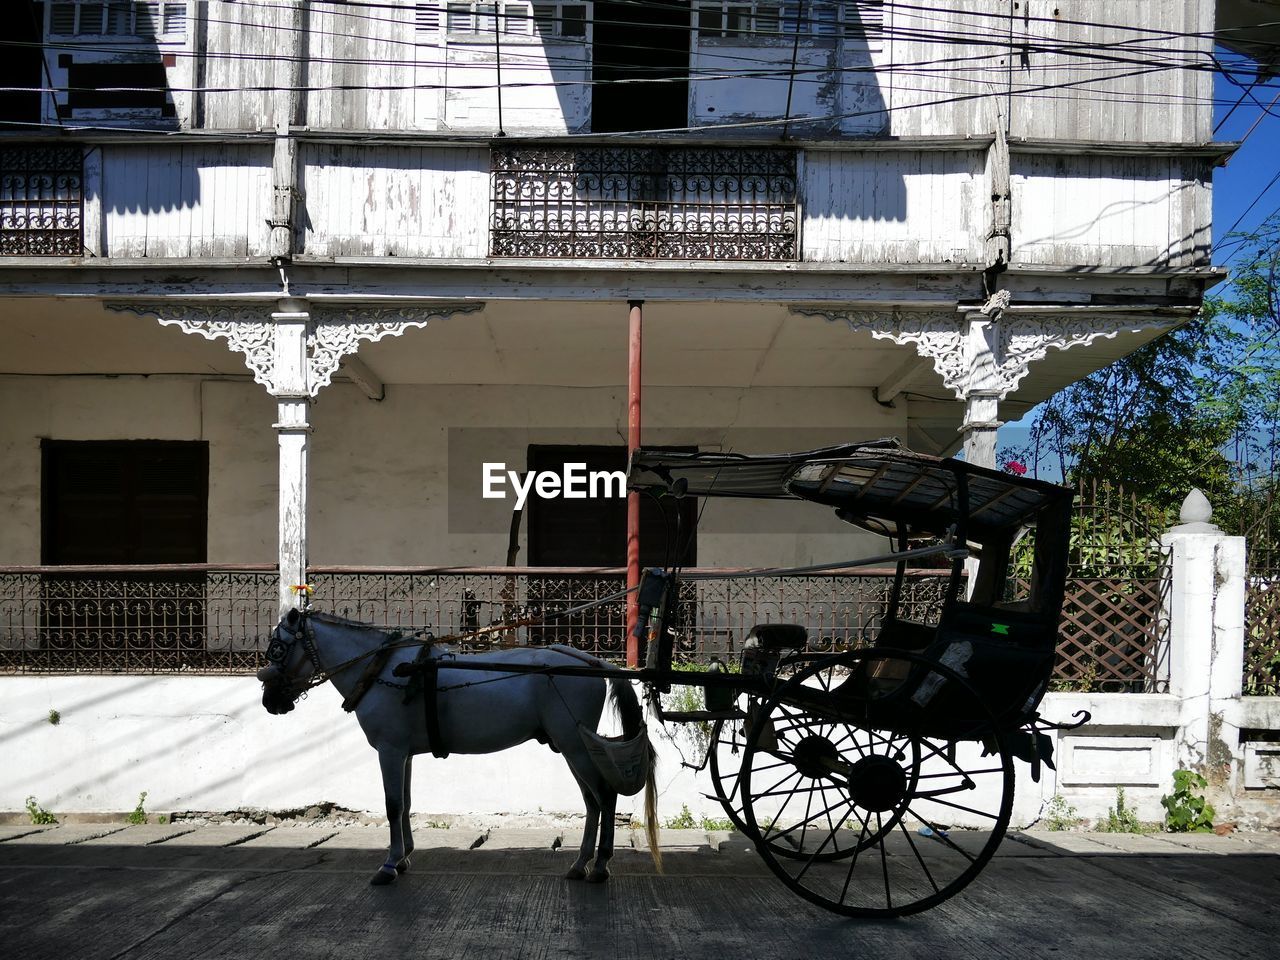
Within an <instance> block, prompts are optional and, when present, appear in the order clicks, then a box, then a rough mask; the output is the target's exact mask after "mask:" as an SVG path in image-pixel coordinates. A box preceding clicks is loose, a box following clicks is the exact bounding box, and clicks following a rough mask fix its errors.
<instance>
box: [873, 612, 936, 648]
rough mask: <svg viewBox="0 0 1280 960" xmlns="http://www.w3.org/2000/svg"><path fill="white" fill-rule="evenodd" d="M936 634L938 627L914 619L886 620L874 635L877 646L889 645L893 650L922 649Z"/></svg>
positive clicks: (931, 641)
mask: <svg viewBox="0 0 1280 960" xmlns="http://www.w3.org/2000/svg"><path fill="white" fill-rule="evenodd" d="M937 635H938V628H937V627H931V626H929V625H928V624H927V623H918V622H917V621H915V620H897V619H894V620H886V621H885V622H884V625H883V626H881V628H880V634H879V636H877V637H876V642H875V645H876V646H877V647H890V648H892V649H894V650H923V649H924V648H925V647H927V646H929V644H931V643H933V640H934V638H935V637H936V636H937Z"/></svg>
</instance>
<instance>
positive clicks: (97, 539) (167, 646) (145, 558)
mask: <svg viewBox="0 0 1280 960" xmlns="http://www.w3.org/2000/svg"><path fill="white" fill-rule="evenodd" d="M42 452H43V474H42V509H41V534H42V549H41V553H42V561H43V563H45V564H46V565H50V566H55V565H59V566H60V565H83V566H108V565H109V566H117V565H121V566H137V567H140V568H142V569H139V570H138V571H137V572H136V573H135V572H132V571H129V570H124V571H121V570H113V571H96V572H95V571H67V572H66V573H47V574H44V575H43V576H42V578H41V579H42V584H41V603H40V608H41V609H40V613H41V616H40V620H41V629H40V645H41V648H42V651H43V652H44V653H45V657H46V659H47V661H48V665H49V666H51V667H53V668H55V669H58V668H64V669H71V670H74V669H84V668H85V666H86V665H91V666H92V667H93V668H96V669H100V670H103V671H105V672H111V671H114V670H121V671H127V672H148V671H161V670H164V671H171V670H174V669H179V668H181V667H183V666H191V667H198V666H200V665H202V663H203V653H204V649H205V581H206V576H205V574H204V573H203V572H191V573H187V572H178V571H159V570H147V569H145V568H146V567H147V566H150V565H159V564H183V563H191V564H202V563H204V562H205V560H206V551H207V543H208V497H209V448H208V444H207V443H204V442H187V441H160V440H128V441H82V442H75V441H56V440H46V441H45V442H44V445H43V451H42Z"/></svg>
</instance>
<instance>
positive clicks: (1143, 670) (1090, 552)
mask: <svg viewBox="0 0 1280 960" xmlns="http://www.w3.org/2000/svg"><path fill="white" fill-rule="evenodd" d="M1076 495H1077V501H1076V513H1075V516H1074V518H1073V520H1072V528H1071V565H1070V572H1069V577H1068V580H1067V583H1066V594H1065V597H1064V600H1063V606H1062V620H1061V623H1060V625H1059V628H1058V661H1057V664H1056V665H1055V667H1054V681H1055V686H1056V687H1057V689H1065V690H1084V691H1105V692H1159V691H1163V690H1165V689H1167V688H1168V683H1169V668H1168V644H1167V638H1168V629H1169V623H1168V618H1167V613H1166V611H1167V603H1166V600H1167V597H1166V596H1165V594H1166V592H1167V590H1168V587H1169V579H1168V577H1167V576H1166V570H1165V561H1166V558H1165V556H1164V554H1163V552H1162V551H1161V548H1160V546H1159V531H1160V530H1162V529H1164V527H1165V526H1166V518H1165V517H1164V515H1163V513H1162V512H1160V511H1157V510H1153V509H1152V508H1150V507H1148V506H1146V505H1144V504H1143V503H1141V502H1140V501H1138V500H1137V499H1136V498H1135V497H1133V496H1131V495H1128V494H1125V493H1124V491H1123V490H1118V489H1114V488H1112V487H1109V486H1104V485H1099V484H1088V485H1085V484H1082V485H1081V486H1080V487H1079V488H1078V489H1077V491H1076Z"/></svg>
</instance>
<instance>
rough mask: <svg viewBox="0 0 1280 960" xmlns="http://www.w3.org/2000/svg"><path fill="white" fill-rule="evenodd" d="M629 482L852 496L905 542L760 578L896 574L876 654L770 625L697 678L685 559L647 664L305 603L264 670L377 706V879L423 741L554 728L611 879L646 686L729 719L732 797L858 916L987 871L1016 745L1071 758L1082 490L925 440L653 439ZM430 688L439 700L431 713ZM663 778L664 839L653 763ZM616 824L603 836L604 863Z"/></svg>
mask: <svg viewBox="0 0 1280 960" xmlns="http://www.w3.org/2000/svg"><path fill="white" fill-rule="evenodd" d="M630 486H631V488H632V489H633V490H640V491H643V492H645V493H648V494H652V495H654V496H658V497H686V496H693V497H748V498H767V499H799V500H808V501H811V502H813V503H816V504H821V505H826V506H829V507H832V508H834V509H835V511H836V514H837V516H839V517H840V518H841V519H843V520H846V521H848V522H850V523H853V524H856V525H858V526H860V527H863V528H865V529H867V530H871V531H874V532H877V533H880V534H883V535H884V536H885V537H886V538H887V539H888V541H889V548H888V550H887V551H886V552H885V553H883V554H881V555H879V556H876V557H870V558H865V559H863V560H861V561H857V562H848V561H846V562H841V563H839V564H829V565H822V566H816V567H805V568H795V569H792V570H787V571H779V570H770V571H750V572H748V573H749V574H756V573H762V572H768V573H769V574H771V575H777V574H783V573H804V572H816V571H818V570H822V569H833V568H838V567H839V568H846V567H850V566H859V565H883V564H885V563H892V564H895V565H896V572H895V577H894V579H893V582H892V586H891V589H890V595H889V598H888V603H887V607H886V608H885V613H884V616H883V618H882V619H881V620H880V622H879V623H878V624H877V625H876V629H875V630H874V631H873V632H872V633H871V635H870V636H868V637H867V639H866V643H865V644H862V645H860V646H857V647H855V648H850V649H843V650H836V651H834V652H833V651H830V650H828V651H824V652H821V653H817V652H813V651H811V650H810V649H809V641H810V637H809V636H808V632H807V631H806V629H805V628H804V627H803V626H801V625H792V624H782V623H766V624H758V625H756V626H755V627H754V628H753V629H752V630H751V631H750V632H749V634H748V635H747V636H746V637H745V638H743V641H742V643H741V647H740V651H739V653H740V655H739V656H738V657H735V658H734V661H733V662H731V663H730V664H728V665H727V667H728V669H724V668H720V669H707V670H696V671H689V670H684V669H681V670H676V669H675V668H674V665H673V656H674V653H673V651H674V648H675V631H674V629H672V623H673V621H674V619H675V617H676V610H677V606H678V604H679V602H680V598H681V596H682V594H681V581H682V575H681V571H680V570H679V569H676V568H673V567H668V568H665V569H652V570H647V571H645V574H644V576H643V577H642V579H641V583H640V585H639V587H638V593H639V624H638V627H637V632H638V633H640V634H641V635H642V636H643V638H644V639H645V641H646V659H645V666H644V667H643V668H640V669H634V670H623V669H619V668H617V667H614V666H612V665H609V664H604V663H601V662H600V661H597V660H595V659H594V658H591V657H588V656H586V655H584V654H581V653H580V652H578V651H574V650H572V649H570V648H565V647H549V648H543V649H535V648H530V647H517V648H515V649H508V650H496V651H494V652H491V653H486V654H482V655H476V656H454V655H453V654H451V653H449V652H447V651H445V650H442V649H441V648H439V647H438V646H436V645H434V644H429V645H427V647H426V651H427V652H426V653H422V652H421V651H422V649H423V646H424V641H423V640H422V639H421V638H416V637H414V638H403V637H399V636H398V635H395V634H386V633H377V632H375V631H372V630H370V629H368V628H364V627H361V626H360V625H358V624H353V623H351V622H348V621H341V620H338V619H337V618H333V617H328V616H325V615H321V614H315V613H310V612H297V611H295V612H292V613H291V614H290V616H289V617H287V618H286V619H285V620H284V621H282V622H281V625H280V627H279V628H278V629H277V632H276V634H275V637H274V639H273V642H272V646H271V649H270V650H269V651H268V660H269V665H268V667H266V668H265V669H264V670H263V671H262V673H261V674H260V677H261V678H262V679H263V680H264V687H265V693H264V704H266V705H267V707H268V709H271V710H272V711H273V712H283V711H284V710H287V709H288V708H289V707H290V706H291V705H292V702H293V700H294V699H296V697H297V695H298V693H299V692H301V690H303V689H305V688H306V687H307V686H311V685H314V684H315V683H318V682H323V681H324V680H326V679H332V680H334V682H335V685H336V686H337V687H338V688H339V690H340V691H341V692H343V694H344V696H345V697H346V705H348V707H349V708H351V709H355V711H356V712H357V715H358V716H359V718H360V721H361V724H362V726H364V728H365V730H366V733H367V734H368V735H369V737H370V741H371V742H372V743H374V745H375V746H376V747H377V748H378V751H379V758H380V760H381V762H382V769H383V779H384V785H385V786H386V787H387V796H388V816H389V819H390V821H391V835H392V836H391V855H390V857H389V859H388V861H387V863H386V864H384V866H383V868H382V869H381V870H380V871H379V874H378V875H375V879H374V882H389V881H390V880H392V879H394V878H395V874H396V872H397V871H398V870H402V869H404V868H405V867H407V864H408V853H409V851H410V850H411V849H412V841H411V840H409V839H408V836H409V831H408V802H407V781H408V773H407V767H408V765H409V763H410V762H411V760H410V758H411V757H412V755H413V754H414V753H421V752H425V751H426V750H432V751H433V752H435V753H436V754H437V755H443V754H444V753H445V752H447V751H448V750H451V749H452V750H454V751H456V752H489V751H491V750H495V749H502V748H503V747H506V746H510V745H513V744H514V743H518V742H522V741H524V740H527V739H531V738H537V739H540V740H542V741H543V742H548V743H550V744H551V745H552V746H553V748H554V749H557V750H558V751H559V752H561V753H563V754H564V755H565V759H566V761H567V762H568V764H569V766H570V769H571V770H572V771H573V773H574V775H575V777H576V778H577V779H578V782H579V784H580V786H581V787H582V792H583V797H584V800H585V801H586V804H587V811H588V817H587V829H586V832H585V835H584V838H583V844H582V848H581V851H580V854H579V857H578V860H577V861H576V862H575V864H574V866H573V867H572V868H571V870H570V873H569V875H570V876H571V877H583V876H585V877H586V878H587V879H594V880H602V879H605V878H606V877H607V870H606V869H605V866H604V865H605V864H607V861H608V858H609V856H610V855H611V854H612V821H613V807H614V802H615V801H616V796H617V792H618V790H619V789H621V790H622V791H623V792H628V791H629V792H636V791H635V789H633V788H638V786H639V785H640V784H642V783H643V782H644V779H645V778H644V777H643V776H640V777H636V776H634V775H632V776H628V774H629V773H630V774H635V773H636V771H635V770H631V771H628V770H626V769H623V768H625V767H626V766H628V763H627V760H628V759H631V760H635V759H636V758H637V757H639V758H640V759H641V760H643V759H645V758H646V757H647V756H648V755H649V754H650V752H651V747H650V746H649V744H648V741H647V737H646V735H645V733H644V730H643V723H642V720H641V715H640V711H639V708H638V705H637V701H636V698H635V694H634V692H633V691H632V688H631V685H630V683H628V682H627V681H631V680H638V681H641V682H642V683H644V684H645V685H646V687H647V689H648V691H649V694H650V701H651V703H652V705H653V711H654V713H655V714H656V715H657V717H658V718H659V719H660V720H662V721H663V722H696V723H700V724H704V725H706V727H707V728H709V731H710V737H709V739H710V749H709V750H708V752H707V756H706V758H705V761H704V763H705V765H706V766H707V767H708V768H709V770H710V773H711V779H712V783H713V788H714V790H715V796H716V797H717V798H718V799H719V800H720V802H721V804H722V805H723V807H724V809H725V812H726V814H727V815H728V817H729V818H730V819H731V820H732V821H733V823H734V824H735V825H736V826H737V827H738V828H739V829H740V830H741V831H742V833H743V834H744V835H745V836H747V837H748V838H750V840H751V841H752V842H753V843H754V844H755V846H756V849H757V850H758V851H759V853H760V856H761V857H762V858H763V860H764V862H765V863H766V864H767V865H768V866H769V868H770V869H771V870H772V871H773V872H774V873H775V874H777V876H778V877H779V878H780V879H781V880H782V881H783V882H784V883H785V884H786V885H787V886H789V887H790V888H791V889H792V890H794V891H795V892H796V893H798V894H799V895H800V896H802V897H805V898H806V899H808V900H810V901H812V902H814V903H816V904H818V905H820V906H823V907H826V908H828V909H831V910H834V911H836V912H838V913H842V914H846V915H851V916H894V915H899V914H904V913H912V912H916V911H919V910H923V909H927V908H928V907H931V906H933V905H935V904H937V903H939V902H941V901H942V900H945V899H946V898H948V897H950V896H952V895H953V894H955V893H956V892H958V891H959V890H960V889H961V888H963V887H964V886H965V885H966V884H968V883H969V882H970V881H971V880H972V879H973V878H974V877H975V876H976V875H977V874H978V873H979V872H980V871H981V870H982V868H983V866H984V865H985V864H986V863H987V861H988V860H989V859H990V858H991V856H992V855H993V853H994V852H995V849H996V847H997V846H998V845H999V843H1000V841H1001V839H1002V838H1003V836H1004V833H1005V830H1006V828H1007V827H1008V824H1009V821H1010V816H1011V811H1012V803H1013V788H1014V767H1013V764H1014V760H1015V758H1020V759H1022V760H1025V761H1027V762H1028V763H1030V764H1032V767H1033V773H1034V775H1036V776H1037V777H1038V775H1039V769H1040V765H1041V764H1042V763H1050V764H1051V744H1052V741H1051V739H1050V738H1049V737H1048V736H1047V735H1046V734H1045V730H1047V729H1049V728H1051V727H1053V726H1054V725H1053V724H1050V723H1046V722H1045V721H1042V720H1041V719H1040V717H1039V715H1038V714H1037V712H1036V711H1037V707H1038V705H1039V703H1040V700H1041V697H1042V696H1043V695H1044V692H1045V690H1046V689H1047V687H1048V684H1049V678H1050V673H1051V671H1052V667H1053V659H1054V650H1055V645H1056V637H1057V625H1058V616H1059V612H1060V608H1061V604H1062V592H1063V584H1064V580H1065V577H1066V564H1067V547H1068V537H1069V527H1070V511H1071V498H1072V494H1071V492H1070V491H1069V490H1067V489H1064V488H1062V487H1059V486H1055V485H1052V484H1047V483H1042V482H1039V481H1035V480H1028V479H1025V478H1020V477H1015V476H1011V475H1006V474H1003V473H999V472H997V471H993V470H987V469H983V468H980V467H975V466H972V465H969V464H966V463H964V462H963V461H959V460H953V459H940V458H936V457H929V456H923V455H920V454H915V453H911V452H908V451H906V450H903V449H901V448H899V446H898V445H897V443H896V442H895V441H878V442H875V443H868V444H857V445H849V446H840V447H830V448H826V449H821V450H814V451H809V452H805V453H796V454H786V455H777V456H747V455H736V454H706V453H672V452H663V451H658V450H645V449H640V450H638V451H636V453H635V455H634V456H633V458H632V461H631V470H630ZM674 513H676V514H678V513H679V511H674ZM678 539H679V531H677V541H678ZM1015 555H1016V556H1017V557H1018V559H1019V561H1020V566H1021V568H1022V569H1020V571H1019V573H1020V575H1019V576H1018V577H1014V575H1013V570H1012V565H1013V559H1014V557H1015ZM926 558H933V561H934V562H939V561H941V562H942V563H943V565H944V566H945V567H947V568H949V579H948V583H947V589H946V591H945V595H944V597H943V599H942V602H941V605H940V609H939V610H938V611H937V615H936V617H934V618H930V622H927V623H926V622H920V621H915V620H910V619H907V618H906V616H905V615H904V606H903V602H902V592H903V583H904V577H905V572H906V569H907V566H908V564H912V563H919V562H920V561H922V560H925V559H926ZM728 575H729V576H735V575H743V574H742V573H737V574H728ZM697 576H704V574H698V575H697ZM617 599H618V598H617V597H608V598H603V599H602V600H599V601H595V602H596V603H603V602H606V601H616V600H617ZM575 612H578V608H574V609H573V610H569V611H562V615H569V614H572V613H575ZM501 626H503V627H504V628H508V629H509V628H510V627H511V626H512V625H511V624H509V623H508V624H502V625H501ZM371 635H372V636H371ZM375 637H376V638H377V639H374V638H375ZM453 639H461V638H453ZM433 651H434V652H433ZM330 664H332V665H330ZM717 666H718V665H717ZM391 678H403V682H397V681H396V680H395V679H391ZM602 680H608V681H609V682H610V685H611V687H612V689H613V693H614V697H615V701H616V702H617V703H618V705H619V708H620V713H621V716H622V719H623V731H624V732H623V738H622V739H623V741H624V744H623V746H622V747H621V748H619V749H620V751H621V753H616V752H615V753H614V754H613V757H612V759H611V756H610V751H609V749H608V748H607V742H606V741H603V740H602V739H601V738H599V737H598V736H595V734H594V731H595V727H596V723H597V722H598V719H599V716H600V713H601V710H602V709H603V702H604V687H605V684H604V683H603V682H601V681H602ZM498 681H506V682H498ZM415 683H416V684H417V685H418V691H419V696H420V699H421V701H422V703H423V704H424V705H425V706H424V707H418V706H413V707H410V706H409V703H408V702H409V701H410V700H411V699H412V689H411V688H412V685H413V684H415ZM673 684H685V685H692V686H698V687H703V688H705V699H706V709H705V710H698V711H693V712H685V713H671V712H666V711H664V710H663V709H662V704H661V699H660V697H658V696H657V694H658V693H659V692H661V691H663V690H667V689H669V688H670V687H671V686H672V685H673ZM401 691H403V694H402V693H401ZM627 745H630V747H631V748H632V753H631V754H626V753H625V751H626V746H627ZM637 745H639V746H640V748H641V749H640V752H639V753H638V754H637V753H636V752H635V748H636V746H637ZM630 766H632V767H635V766H637V764H635V763H631V764H630ZM639 766H644V764H643V763H641V764H639ZM626 781H630V783H627V782H626ZM648 787H649V797H648V800H649V803H648V806H647V815H646V822H647V825H648V827H649V828H650V830H651V846H654V844H653V843H652V839H653V833H652V831H653V828H654V821H655V819H656V811H655V810H654V806H653V802H652V801H653V797H652V789H653V779H652V770H651V769H650V770H649V776H648ZM402 793H403V796H404V798H405V799H404V801H403V802H396V799H397V798H399V797H401V795H402ZM597 823H599V825H600V830H601V836H600V844H599V847H598V849H596V850H595V851H594V852H595V867H594V868H593V869H592V871H591V873H589V874H588V873H587V872H586V868H587V864H588V862H589V861H591V859H592V853H593V848H595V840H596V830H597ZM655 852H656V847H655Z"/></svg>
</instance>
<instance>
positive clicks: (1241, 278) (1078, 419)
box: [1009, 218, 1280, 533]
mask: <svg viewBox="0 0 1280 960" xmlns="http://www.w3.org/2000/svg"><path fill="white" fill-rule="evenodd" d="M1278 280H1280V218H1272V219H1271V220H1269V221H1268V222H1267V224H1265V225H1264V227H1263V228H1262V229H1261V230H1259V231H1258V232H1257V233H1255V234H1252V235H1250V236H1249V237H1247V238H1244V239H1243V240H1242V241H1241V246H1240V253H1239V255H1238V256H1237V259H1236V261H1235V264H1234V266H1233V270H1232V275H1231V279H1230V281H1229V283H1228V284H1227V285H1225V287H1224V289H1223V290H1222V291H1221V292H1220V293H1218V294H1215V295H1213V296H1210V297H1207V298H1206V300H1205V305H1204V308H1203V309H1202V310H1201V312H1200V313H1199V315H1197V317H1196V318H1195V319H1194V320H1192V321H1191V322H1189V323H1187V324H1185V325H1183V326H1182V327H1179V328H1178V329H1177V330H1174V331H1172V332H1170V333H1168V334H1165V335H1164V336H1162V337H1159V338H1157V339H1156V340H1154V341H1152V342H1151V343H1148V344H1146V345H1145V346H1143V347H1141V348H1140V349H1138V350H1136V351H1134V352H1133V353H1131V354H1129V355H1128V356H1126V357H1123V358H1122V359H1120V360H1117V361H1116V362H1115V363H1113V364H1111V365H1110V366H1108V367H1106V368H1105V369H1103V370H1099V371H1098V372H1096V373H1094V374H1093V375H1092V376H1089V377H1087V378H1085V379H1084V380H1081V381H1080V382H1078V383H1075V384H1073V385H1072V386H1070V387H1068V388H1067V389H1065V390H1063V391H1061V392H1060V393H1058V394H1056V395H1055V396H1053V397H1052V398H1050V399H1049V400H1048V401H1046V402H1045V403H1044V404H1043V405H1042V406H1041V407H1040V409H1039V410H1038V412H1037V417H1036V419H1035V422H1034V423H1033V425H1032V429H1031V438H1030V442H1029V443H1028V445H1027V446H1026V447H1025V448H1021V449H1015V450H1011V451H1009V456H1010V457H1012V458H1019V459H1023V460H1024V461H1025V462H1027V463H1029V464H1032V465H1033V466H1041V465H1046V464H1047V465H1051V466H1056V467H1057V468H1058V471H1060V473H1061V475H1062V476H1063V477H1064V478H1066V479H1068V480H1071V481H1075V480H1097V481H1099V482H1105V483H1109V484H1112V485H1119V486H1123V487H1124V488H1125V489H1126V490H1127V491H1130V492H1132V493H1134V494H1136V495H1137V496H1138V497H1139V498H1140V499H1143V500H1145V501H1146V502H1148V503H1150V504H1152V505H1153V506H1155V507H1157V508H1159V509H1163V510H1171V509H1174V508H1176V507H1177V505H1178V504H1179V503H1180V502H1181V500H1182V498H1183V497H1184V496H1185V495H1186V493H1187V491H1188V490H1189V489H1190V488H1192V487H1198V488H1200V489H1201V490H1203V491H1204V492H1205V494H1206V495H1207V496H1208V497H1209V500H1210V502H1211V503H1213V504H1214V507H1215V511H1216V513H1217V519H1218V522H1219V523H1221V524H1222V525H1223V526H1224V527H1225V528H1227V529H1229V530H1232V531H1233V532H1237V531H1238V532H1241V533H1248V532H1249V531H1248V530H1247V529H1246V526H1247V523H1246V521H1245V517H1246V516H1255V517H1259V518H1262V517H1269V518H1271V519H1270V520H1269V521H1267V522H1274V517H1275V513H1276V511H1275V510H1271V509H1269V504H1270V503H1272V502H1273V501H1274V497H1275V495H1276V493H1277V484H1276V472H1277V465H1278V464H1280V442H1278V441H1280V309H1278V306H1280V288H1278Z"/></svg>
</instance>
